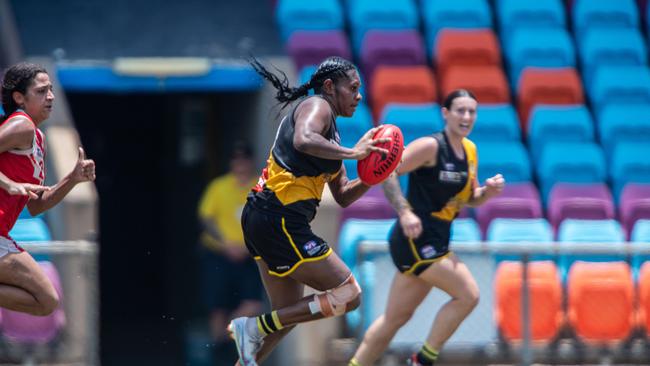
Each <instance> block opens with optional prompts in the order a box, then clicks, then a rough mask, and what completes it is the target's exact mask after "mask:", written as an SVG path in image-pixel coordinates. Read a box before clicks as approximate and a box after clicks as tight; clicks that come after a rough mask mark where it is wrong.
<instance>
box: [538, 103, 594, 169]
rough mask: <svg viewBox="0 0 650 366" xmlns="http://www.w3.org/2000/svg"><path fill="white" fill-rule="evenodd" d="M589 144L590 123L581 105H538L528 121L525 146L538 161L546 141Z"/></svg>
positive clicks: (591, 138)
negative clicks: (527, 146)
mask: <svg viewBox="0 0 650 366" xmlns="http://www.w3.org/2000/svg"><path fill="white" fill-rule="evenodd" d="M560 141H570V142H593V141H594V122H593V121H592V119H591V114H590V113H589V110H588V109H587V107H586V106H584V105H540V104H538V105H537V106H535V107H534V108H533V109H532V112H531V114H530V117H529V121H528V145H529V147H530V152H531V155H532V158H533V161H538V160H539V157H540V154H541V152H542V149H543V147H544V145H545V144H546V143H547V142H560Z"/></svg>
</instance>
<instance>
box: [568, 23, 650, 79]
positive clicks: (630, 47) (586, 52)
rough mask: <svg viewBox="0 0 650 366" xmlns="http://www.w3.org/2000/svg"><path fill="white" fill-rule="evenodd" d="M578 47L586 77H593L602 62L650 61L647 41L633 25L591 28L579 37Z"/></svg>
mask: <svg viewBox="0 0 650 366" xmlns="http://www.w3.org/2000/svg"><path fill="white" fill-rule="evenodd" d="M578 51H579V53H580V63H581V65H582V72H583V75H585V79H586V80H589V79H591V78H592V77H593V74H594V71H595V70H596V68H598V67H600V66H604V65H608V66H626V65H633V66H643V65H646V64H647V63H648V50H647V48H646V45H645V41H644V40H643V37H642V36H641V32H639V30H638V29H633V28H628V29H626V28H622V29H603V28H595V29H588V30H586V31H585V33H584V35H583V36H582V37H581V38H578Z"/></svg>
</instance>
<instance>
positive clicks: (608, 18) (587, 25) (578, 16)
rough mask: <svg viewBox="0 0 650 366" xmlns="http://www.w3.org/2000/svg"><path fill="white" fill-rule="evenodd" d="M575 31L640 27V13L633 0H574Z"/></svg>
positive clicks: (577, 32)
mask: <svg viewBox="0 0 650 366" xmlns="http://www.w3.org/2000/svg"><path fill="white" fill-rule="evenodd" d="M571 15H572V16H573V29H574V33H576V34H577V35H580V34H581V33H583V32H584V31H585V30H587V29H594V28H638V27H639V13H638V10H637V7H636V4H635V3H634V1H633V0H599V1H594V0H574V4H573V10H572V14H571Z"/></svg>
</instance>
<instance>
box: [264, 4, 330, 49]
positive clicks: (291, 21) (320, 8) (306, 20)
mask: <svg viewBox="0 0 650 366" xmlns="http://www.w3.org/2000/svg"><path fill="white" fill-rule="evenodd" d="M275 15H276V20H277V22H278V26H279V27H280V35H281V37H282V41H283V42H286V41H287V40H288V39H289V36H290V35H291V34H292V33H293V32H294V31H297V30H342V29H343V10H342V9H341V5H340V4H339V1H338V0H319V1H303V0H279V3H278V6H277V8H276V14H275Z"/></svg>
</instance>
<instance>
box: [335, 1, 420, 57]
mask: <svg viewBox="0 0 650 366" xmlns="http://www.w3.org/2000/svg"><path fill="white" fill-rule="evenodd" d="M348 7H349V13H348V16H349V17H350V27H351V30H352V50H353V53H354V54H355V55H359V54H360V50H361V44H362V43H363V37H364V36H365V34H366V32H367V31H368V30H370V29H381V30H391V29H393V30H400V29H402V30H405V29H417V28H418V25H419V23H418V21H419V18H418V12H417V8H416V6H415V2H414V0H354V1H351V2H350V3H349V6H348Z"/></svg>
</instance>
